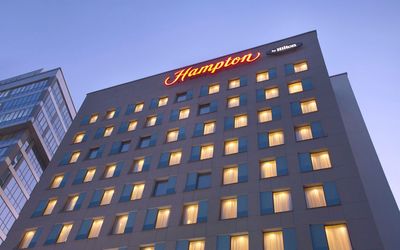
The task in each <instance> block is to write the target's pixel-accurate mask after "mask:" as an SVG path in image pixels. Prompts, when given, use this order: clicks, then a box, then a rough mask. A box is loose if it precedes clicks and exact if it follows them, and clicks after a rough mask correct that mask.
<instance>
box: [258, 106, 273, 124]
mask: <svg viewBox="0 0 400 250" xmlns="http://www.w3.org/2000/svg"><path fill="white" fill-rule="evenodd" d="M269 121H272V110H270V109H266V110H260V111H258V122H259V123H263V122H269Z"/></svg>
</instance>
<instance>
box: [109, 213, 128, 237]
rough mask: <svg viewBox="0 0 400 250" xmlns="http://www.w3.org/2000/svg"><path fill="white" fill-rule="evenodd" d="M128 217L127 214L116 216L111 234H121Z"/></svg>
mask: <svg viewBox="0 0 400 250" xmlns="http://www.w3.org/2000/svg"><path fill="white" fill-rule="evenodd" d="M128 217H129V216H128V214H123V215H119V216H117V218H116V219H115V222H114V228H113V234H123V233H124V232H125V227H126V224H127V222H128Z"/></svg>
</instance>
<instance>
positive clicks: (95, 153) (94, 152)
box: [88, 148, 100, 159]
mask: <svg viewBox="0 0 400 250" xmlns="http://www.w3.org/2000/svg"><path fill="white" fill-rule="evenodd" d="M99 152H100V148H92V149H90V151H89V154H88V159H96V158H97V157H99V156H98V155H99Z"/></svg>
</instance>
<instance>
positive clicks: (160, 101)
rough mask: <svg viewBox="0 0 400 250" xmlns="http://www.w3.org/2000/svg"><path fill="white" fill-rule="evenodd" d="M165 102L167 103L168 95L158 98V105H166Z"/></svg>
mask: <svg viewBox="0 0 400 250" xmlns="http://www.w3.org/2000/svg"><path fill="white" fill-rule="evenodd" d="M167 103H168V97H161V98H160V99H159V100H158V107H162V106H165V105H167Z"/></svg>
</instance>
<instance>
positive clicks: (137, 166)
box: [133, 159, 144, 173]
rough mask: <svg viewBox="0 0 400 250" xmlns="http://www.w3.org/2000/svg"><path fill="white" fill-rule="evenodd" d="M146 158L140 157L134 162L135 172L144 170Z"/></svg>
mask: <svg viewBox="0 0 400 250" xmlns="http://www.w3.org/2000/svg"><path fill="white" fill-rule="evenodd" d="M143 164H144V159H138V160H135V161H134V162H133V172H135V173H138V172H142V170H143Z"/></svg>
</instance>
